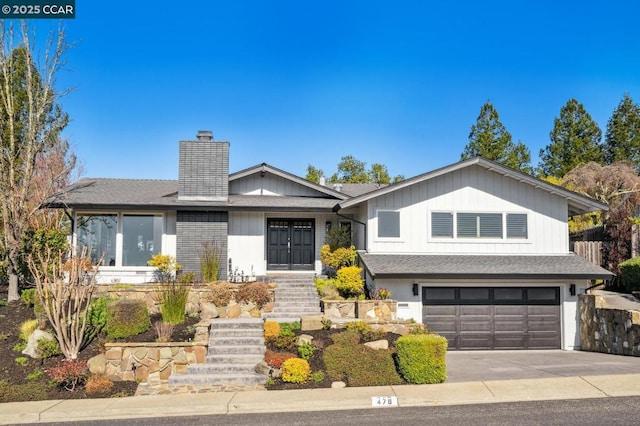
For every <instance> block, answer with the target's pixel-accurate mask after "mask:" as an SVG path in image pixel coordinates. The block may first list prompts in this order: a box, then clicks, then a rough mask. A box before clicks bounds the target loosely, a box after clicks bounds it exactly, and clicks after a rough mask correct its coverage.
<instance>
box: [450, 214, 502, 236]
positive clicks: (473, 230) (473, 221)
mask: <svg viewBox="0 0 640 426" xmlns="http://www.w3.org/2000/svg"><path fill="white" fill-rule="evenodd" d="M456 225H457V234H456V235H457V237H458V238H502V214H501V213H458V214H457V217H456Z"/></svg>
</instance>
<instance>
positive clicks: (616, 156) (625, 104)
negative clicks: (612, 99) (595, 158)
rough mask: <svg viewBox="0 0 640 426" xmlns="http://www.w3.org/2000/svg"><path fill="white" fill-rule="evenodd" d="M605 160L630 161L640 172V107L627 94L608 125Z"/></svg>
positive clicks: (609, 162) (605, 139)
mask: <svg viewBox="0 0 640 426" xmlns="http://www.w3.org/2000/svg"><path fill="white" fill-rule="evenodd" d="M604 160H605V162H606V163H607V164H612V163H615V162H616V161H630V162H631V163H632V164H633V167H634V168H635V169H636V171H640V106H638V104H635V103H633V100H632V99H631V97H630V96H629V95H628V94H626V93H625V95H624V96H623V98H622V100H621V101H620V103H619V104H618V106H617V107H616V109H615V110H614V111H613V114H612V115H611V118H610V119H609V122H608V123H607V132H606V134H605V138H604Z"/></svg>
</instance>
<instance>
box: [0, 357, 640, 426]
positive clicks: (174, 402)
mask: <svg viewBox="0 0 640 426" xmlns="http://www.w3.org/2000/svg"><path fill="white" fill-rule="evenodd" d="M447 361H448V367H447V368H448V371H449V378H448V379H447V381H446V382H445V383H441V384H435V385H402V386H376V387H361V388H341V389H305V390H283V391H242V392H211V393H199V394H178V395H154V396H136V397H128V398H114V399H108V398H104V399H86V400H55V401H33V402H16V403H4V404H0V424H20V423H38V422H68V421H75V420H77V421H79V420H85V421H86V420H108V419H124V418H149V417H169V416H185V415H210V414H237V413H266V412H292V411H329V410H345V409H363V408H371V409H393V407H394V406H396V405H397V406H400V407H419V406H434V405H457V404H478V403H483V404H484V403H498V402H514V401H542V400H557V399H583V398H607V397H617V396H640V358H634V357H622V356H617V355H606V354H595V353H588V352H574V351H491V352H449V353H448V354H447Z"/></svg>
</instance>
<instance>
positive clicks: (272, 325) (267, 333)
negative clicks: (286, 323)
mask: <svg viewBox="0 0 640 426" xmlns="http://www.w3.org/2000/svg"><path fill="white" fill-rule="evenodd" d="M279 334H280V324H278V323H277V322H276V321H265V322H264V337H265V339H268V338H270V337H277V336H278V335H279Z"/></svg>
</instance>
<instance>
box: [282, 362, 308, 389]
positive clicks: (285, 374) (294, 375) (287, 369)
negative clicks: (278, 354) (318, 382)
mask: <svg viewBox="0 0 640 426" xmlns="http://www.w3.org/2000/svg"><path fill="white" fill-rule="evenodd" d="M309 376H311V367H309V362H308V361H306V360H304V359H301V358H289V359H288V360H286V361H285V362H283V363H282V380H283V381H284V382H287V383H304V382H306V381H307V380H309Z"/></svg>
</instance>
